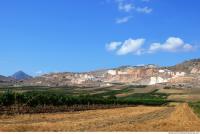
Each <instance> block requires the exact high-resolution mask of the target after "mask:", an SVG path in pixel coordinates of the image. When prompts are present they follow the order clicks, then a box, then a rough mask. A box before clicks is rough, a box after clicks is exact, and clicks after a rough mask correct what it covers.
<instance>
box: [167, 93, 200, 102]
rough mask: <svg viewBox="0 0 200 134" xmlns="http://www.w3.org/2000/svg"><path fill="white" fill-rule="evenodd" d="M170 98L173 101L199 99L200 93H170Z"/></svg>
mask: <svg viewBox="0 0 200 134" xmlns="http://www.w3.org/2000/svg"><path fill="white" fill-rule="evenodd" d="M168 100H173V101H186V102H190V101H199V100H200V94H178V95H170V96H169V97H168Z"/></svg>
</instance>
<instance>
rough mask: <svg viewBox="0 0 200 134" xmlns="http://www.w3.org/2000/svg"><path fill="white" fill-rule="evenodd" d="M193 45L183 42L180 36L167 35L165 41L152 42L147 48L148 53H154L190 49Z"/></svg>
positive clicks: (192, 48)
mask: <svg viewBox="0 0 200 134" xmlns="http://www.w3.org/2000/svg"><path fill="white" fill-rule="evenodd" d="M192 50H194V47H193V46H192V45H190V44H187V43H185V42H184V41H183V40H182V39H181V38H178V37H169V38H168V39H167V40H166V41H165V43H163V44H161V43H152V44H151V45H150V48H149V50H148V52H149V53H154V52H157V51H167V52H180V51H182V52H183V51H184V52H187V51H192Z"/></svg>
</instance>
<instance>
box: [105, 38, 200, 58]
mask: <svg viewBox="0 0 200 134" xmlns="http://www.w3.org/2000/svg"><path fill="white" fill-rule="evenodd" d="M145 41H146V40H145V39H144V38H139V39H132V38H130V39H128V40H125V41H122V42H111V43H109V44H106V48H107V50H108V51H114V52H115V53H116V54H117V55H127V54H131V53H132V54H135V55H141V54H150V53H156V52H163V51H164V52H172V53H175V52H190V51H194V50H196V49H197V47H195V46H193V45H191V44H189V43H185V42H184V41H183V40H182V39H181V38H178V37H169V38H168V39H167V40H166V41H165V42H164V43H163V44H162V43H152V44H150V46H146V47H145V48H144V47H143V45H144V43H145Z"/></svg>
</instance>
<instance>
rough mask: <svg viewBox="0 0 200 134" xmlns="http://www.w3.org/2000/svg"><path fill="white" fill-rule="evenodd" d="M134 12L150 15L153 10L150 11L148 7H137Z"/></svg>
mask: <svg viewBox="0 0 200 134" xmlns="http://www.w3.org/2000/svg"><path fill="white" fill-rule="evenodd" d="M136 11H137V12H140V13H146V14H149V13H151V12H152V11H153V9H151V8H149V7H138V8H136Z"/></svg>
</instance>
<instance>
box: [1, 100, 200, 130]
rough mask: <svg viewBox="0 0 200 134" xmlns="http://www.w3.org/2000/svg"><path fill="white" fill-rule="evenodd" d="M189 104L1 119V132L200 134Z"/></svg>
mask: <svg viewBox="0 0 200 134" xmlns="http://www.w3.org/2000/svg"><path fill="white" fill-rule="evenodd" d="M199 126H200V119H199V118H198V117H197V116H196V115H195V114H194V113H193V111H192V110H191V108H190V107H189V106H188V104H186V103H183V104H179V105H178V106H176V107H167V106H159V107H152V106H137V107H126V108H117V109H115V108H114V109H105V110H90V111H79V112H64V113H54V114H49V113H47V114H31V115H27V114H26V115H14V116H8V115H4V116H0V131H22V132H24V131H75V132H80V131H81V132H84V131H87V132H88V131H92V132H93V131H95V132H98V131H106V132H107V131H108V132H113V131H200V128H199Z"/></svg>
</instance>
